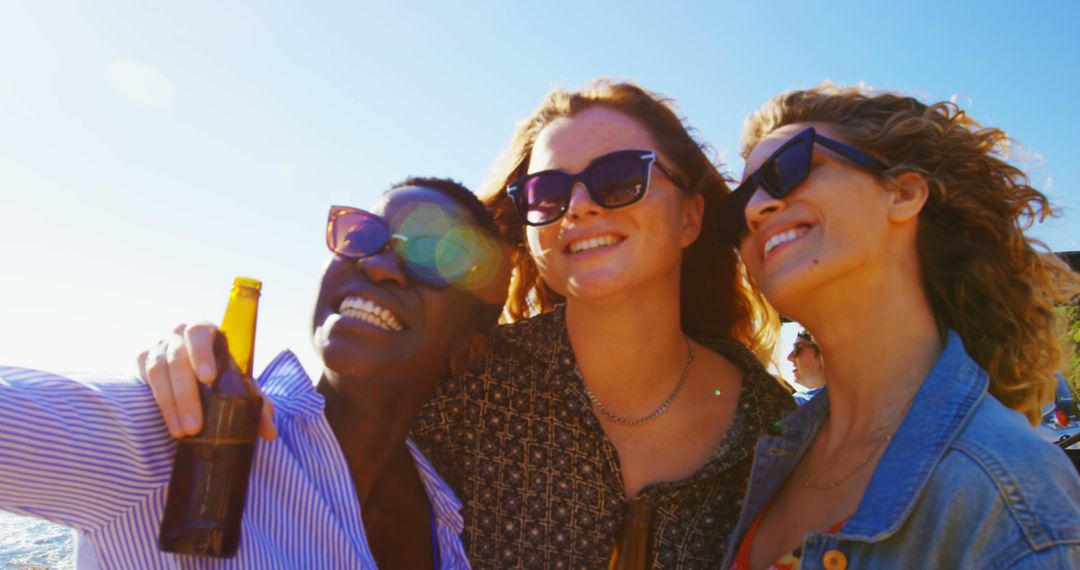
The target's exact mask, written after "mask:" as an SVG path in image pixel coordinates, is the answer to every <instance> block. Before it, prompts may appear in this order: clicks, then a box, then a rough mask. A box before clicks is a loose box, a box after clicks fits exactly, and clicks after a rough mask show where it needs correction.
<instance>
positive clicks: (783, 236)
mask: <svg viewBox="0 0 1080 570" xmlns="http://www.w3.org/2000/svg"><path fill="white" fill-rule="evenodd" d="M808 229H809V228H807V227H806V226H799V227H797V228H791V229H790V230H787V231H783V232H780V233H778V234H776V235H774V236H773V237H771V238H769V241H766V242H765V253H764V255H769V252H770V251H772V250H774V249H776V247H777V246H779V245H781V244H785V243H787V242H789V241H791V240H793V239H795V238H797V237H799V236H801V235H803V234H805V233H806V232H807V230H808Z"/></svg>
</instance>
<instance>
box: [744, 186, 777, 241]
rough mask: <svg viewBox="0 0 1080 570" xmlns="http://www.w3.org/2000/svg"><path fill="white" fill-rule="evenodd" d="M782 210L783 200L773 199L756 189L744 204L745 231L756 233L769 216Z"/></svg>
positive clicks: (766, 193) (763, 191) (761, 190)
mask: <svg viewBox="0 0 1080 570" xmlns="http://www.w3.org/2000/svg"><path fill="white" fill-rule="evenodd" d="M783 209H784V201H783V200H781V199H779V198H773V197H772V196H771V195H769V193H768V192H766V191H765V190H763V189H761V188H758V189H757V190H755V191H754V194H753V195H752V196H750V201H749V202H747V203H746V208H745V209H744V210H743V212H744V214H745V216H746V227H747V229H748V230H750V232H751V233H753V232H756V231H757V230H758V229H759V228H760V227H761V224H762V223H764V221H765V220H767V219H769V216H771V215H773V214H775V213H777V212H779V211H781V210H783Z"/></svg>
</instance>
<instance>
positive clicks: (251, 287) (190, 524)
mask: <svg viewBox="0 0 1080 570" xmlns="http://www.w3.org/2000/svg"><path fill="white" fill-rule="evenodd" d="M261 288H262V284H261V283H260V282H259V281H256V280H255V279H249V278H246V277H237V278H236V280H235V281H234V282H233V288H232V292H231V293H230V294H229V305H228V307H227V308H226V309H225V318H224V320H223V321H222V324H221V332H220V334H218V335H216V336H215V339H214V358H215V359H216V361H217V366H218V377H217V379H216V380H214V382H213V383H211V384H209V385H206V384H200V386H199V391H200V396H201V397H202V409H203V429H202V431H200V432H199V433H197V434H195V435H193V436H189V437H185V438H182V439H180V440H179V445H178V446H177V449H176V463H174V464H173V472H172V478H171V479H170V480H169V496H168V499H167V500H166V503H165V516H164V517H163V518H162V520H161V532H160V534H159V535H158V540H159V541H160V543H161V549H162V550H163V551H165V552H175V553H177V554H197V555H202V556H216V557H229V556H232V555H233V554H235V553H236V549H237V547H238V546H239V545H240V516H241V514H242V513H243V510H244V497H245V495H247V485H248V475H250V473H251V460H252V456H253V455H254V452H255V436H256V433H257V432H258V429H259V414H260V413H261V412H262V399H261V398H260V397H259V392H258V390H257V389H256V388H255V382H254V381H253V380H252V378H251V357H252V354H253V353H254V351H255V316H256V312H257V310H258V308H259V291H260V289H261Z"/></svg>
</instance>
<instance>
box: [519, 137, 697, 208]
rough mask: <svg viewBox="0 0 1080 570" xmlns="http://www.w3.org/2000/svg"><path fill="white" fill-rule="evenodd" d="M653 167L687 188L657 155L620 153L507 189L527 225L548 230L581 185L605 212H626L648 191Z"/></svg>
mask: <svg viewBox="0 0 1080 570" xmlns="http://www.w3.org/2000/svg"><path fill="white" fill-rule="evenodd" d="M654 164H655V165H656V167H657V168H659V169H660V171H661V172H663V173H664V174H665V175H667V177H668V178H670V179H671V181H672V182H674V183H675V185H676V186H678V187H679V188H681V189H685V188H686V187H685V186H684V185H683V183H682V182H681V181H680V180H679V179H678V177H676V176H675V174H674V173H673V172H672V171H671V170H669V169H668V168H667V167H665V166H664V165H662V164H660V162H659V161H658V160H657V159H656V153H655V152H653V151H651V150H620V151H616V152H613V153H610V154H605V155H603V156H601V157H599V158H597V159H596V160H593V161H592V162H591V163H589V165H588V166H586V167H585V170H582V171H581V172H579V173H577V174H569V173H567V172H563V171H561V170H543V171H541V172H535V173H533V174H527V175H525V176H522V177H521V178H518V179H517V180H516V181H514V182H513V183H512V184H510V185H509V186H507V187H506V194H507V195H509V196H510V200H511V201H512V202H513V203H514V208H515V209H516V210H517V212H518V215H519V216H521V219H522V220H523V221H524V222H525V223H526V224H528V225H530V226H545V225H547V224H550V223H553V222H556V221H558V219H559V218H561V217H563V215H564V214H565V213H566V209H567V208H568V207H569V206H570V195H571V194H572V193H573V191H574V185H575V184H577V183H578V182H581V183H582V184H584V185H585V189H586V190H587V191H588V192H589V197H590V198H592V201H593V202H595V203H596V204H597V205H599V206H601V207H603V208H608V209H612V208H624V207H626V206H629V205H631V204H634V203H636V202H637V201H639V200H641V199H642V198H643V197H644V196H645V191H646V190H648V189H649V175H650V173H651V172H652V165H654Z"/></svg>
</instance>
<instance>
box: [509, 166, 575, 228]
mask: <svg viewBox="0 0 1080 570" xmlns="http://www.w3.org/2000/svg"><path fill="white" fill-rule="evenodd" d="M569 184H572V183H571V182H570V179H569V177H567V176H560V175H559V174H557V173H554V172H550V173H545V174H540V175H538V176H533V177H531V178H529V179H528V180H526V181H525V183H524V184H523V186H522V188H521V190H522V196H523V198H524V201H525V221H526V222H528V223H529V224H533V225H539V224H546V223H549V222H552V221H554V220H557V219H558V218H559V216H562V215H563V212H564V211H566V204H567V203H568V202H569V201H570V188H568V187H567V186H568V185H569Z"/></svg>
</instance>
